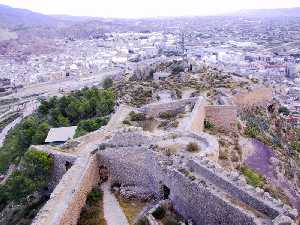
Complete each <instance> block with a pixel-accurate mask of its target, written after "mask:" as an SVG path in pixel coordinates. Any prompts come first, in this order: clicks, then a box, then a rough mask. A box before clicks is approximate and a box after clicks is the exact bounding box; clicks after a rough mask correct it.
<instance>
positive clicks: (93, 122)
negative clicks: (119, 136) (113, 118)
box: [75, 117, 109, 137]
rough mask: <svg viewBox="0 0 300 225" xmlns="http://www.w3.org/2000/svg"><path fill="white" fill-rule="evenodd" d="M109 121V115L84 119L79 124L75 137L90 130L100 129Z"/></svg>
mask: <svg viewBox="0 0 300 225" xmlns="http://www.w3.org/2000/svg"><path fill="white" fill-rule="evenodd" d="M108 121H109V117H98V118H95V119H87V120H82V121H80V122H79V124H78V127H77V129H76V133H75V137H80V136H83V135H85V134H87V133H89V132H92V131H95V130H98V129H99V128H100V127H102V126H105V125H106V124H107V123H108Z"/></svg>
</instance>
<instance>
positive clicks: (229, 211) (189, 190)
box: [163, 170, 257, 225]
mask: <svg viewBox="0 0 300 225" xmlns="http://www.w3.org/2000/svg"><path fill="white" fill-rule="evenodd" d="M163 182H164V184H165V185H166V186H167V187H168V188H170V196H169V198H170V200H171V201H172V204H173V206H174V208H175V210H176V211H178V212H180V214H181V215H182V216H183V217H184V218H187V219H191V220H192V221H193V222H194V223H195V224H196V225H204V224H205V225H206V224H207V225H214V224H220V225H228V224H230V225H241V224H247V225H254V224H257V223H256V221H255V217H254V216H253V215H251V214H249V213H248V212H245V211H243V210H242V209H240V208H238V207H235V206H234V205H233V204H231V203H230V202H229V201H226V200H225V199H224V198H222V197H220V196H218V194H217V193H214V192H213V191H212V190H210V189H208V188H207V187H205V185H203V183H201V182H200V183H199V181H191V180H190V179H188V178H187V177H186V176H184V175H183V174H181V173H179V172H178V171H176V170H170V171H168V175H167V176H165V178H164V181H163Z"/></svg>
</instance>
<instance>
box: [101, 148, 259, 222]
mask: <svg viewBox="0 0 300 225" xmlns="http://www.w3.org/2000/svg"><path fill="white" fill-rule="evenodd" d="M156 154H157V153H155V152H153V151H151V150H149V149H146V148H144V147H141V148H132V147H130V148H118V149H111V148H109V149H106V150H104V151H99V152H98V158H99V163H100V165H101V166H106V167H107V168H108V170H109V174H110V179H111V181H112V182H113V183H114V182H115V183H118V184H123V185H125V186H127V185H128V186H139V187H142V190H143V191H148V192H153V193H154V194H155V195H157V196H160V195H161V187H162V185H165V186H167V187H168V188H169V189H170V196H169V198H170V200H171V201H172V204H173V206H174V208H175V209H176V210H177V211H178V212H180V214H181V215H182V216H184V218H186V219H192V220H193V221H194V223H195V224H196V225H204V224H205V225H214V224H221V225H228V224H231V225H241V224H247V225H254V224H257V221H256V218H255V216H254V214H251V213H249V212H248V211H245V210H243V209H241V208H239V207H237V206H236V205H233V204H232V203H231V202H229V201H227V200H226V199H224V197H222V196H219V195H218V194H217V193H214V192H213V191H212V190H211V189H209V188H207V187H205V186H204V185H203V184H202V183H201V182H199V180H197V181H191V180H190V179H189V178H188V177H187V176H186V175H183V174H182V173H180V172H178V171H177V170H176V169H174V167H172V166H167V165H172V163H171V162H170V161H169V160H168V158H167V157H166V158H161V157H162V156H160V157H159V158H160V161H159V160H157V157H156V156H155V155H156Z"/></svg>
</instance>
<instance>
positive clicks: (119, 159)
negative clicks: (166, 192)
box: [98, 147, 161, 195]
mask: <svg viewBox="0 0 300 225" xmlns="http://www.w3.org/2000/svg"><path fill="white" fill-rule="evenodd" d="M98 161H99V165H100V166H103V165H104V166H106V167H107V168H108V170H109V174H110V179H111V183H118V184H123V185H125V186H126V185H128V186H131V185H133V186H142V187H143V189H144V191H145V192H151V193H155V194H157V195H159V182H158V179H157V177H160V172H161V171H160V167H159V165H158V159H157V158H156V157H155V155H154V154H153V153H152V152H151V151H150V150H149V149H147V148H146V147H123V148H120V147H119V148H108V149H106V150H104V151H99V153H98Z"/></svg>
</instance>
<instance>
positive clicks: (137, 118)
mask: <svg viewBox="0 0 300 225" xmlns="http://www.w3.org/2000/svg"><path fill="white" fill-rule="evenodd" d="M129 116H130V120H131V121H144V120H146V116H145V114H143V113H136V112H133V111H132V112H130V114H129Z"/></svg>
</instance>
